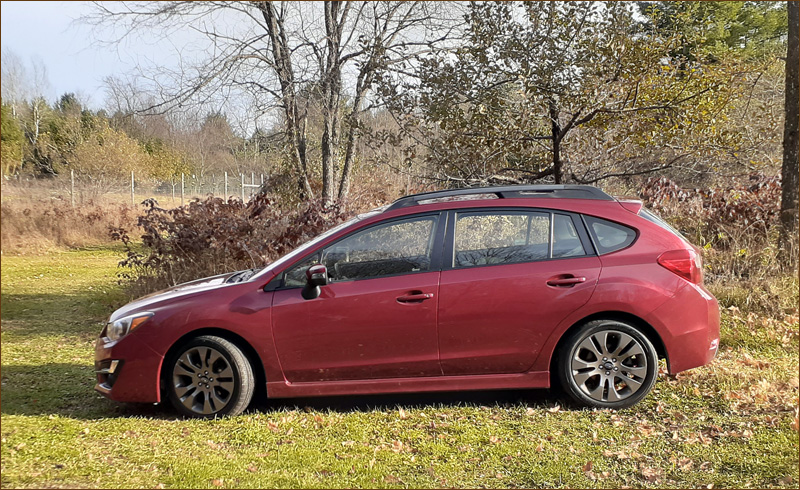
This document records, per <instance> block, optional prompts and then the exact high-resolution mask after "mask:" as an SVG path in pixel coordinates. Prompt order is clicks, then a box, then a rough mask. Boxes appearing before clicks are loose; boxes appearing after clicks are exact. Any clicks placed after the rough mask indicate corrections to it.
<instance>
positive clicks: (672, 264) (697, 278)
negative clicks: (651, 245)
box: [658, 249, 703, 284]
mask: <svg viewBox="0 0 800 490" xmlns="http://www.w3.org/2000/svg"><path fill="white" fill-rule="evenodd" d="M658 264H659V265H660V266H661V267H664V268H665V269H667V270H669V271H671V272H674V273H675V274H677V275H679V276H681V277H682V278H684V279H686V280H687V281H689V282H693V283H694V284H702V283H703V259H702V258H701V257H700V255H699V254H698V253H697V252H695V251H694V250H689V249H682V250H670V251H669V252H664V253H663V254H661V255H659V256H658Z"/></svg>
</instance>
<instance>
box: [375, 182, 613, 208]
mask: <svg viewBox="0 0 800 490" xmlns="http://www.w3.org/2000/svg"><path fill="white" fill-rule="evenodd" d="M473 194H494V195H495V196H496V197H497V198H500V199H510V198H515V197H523V198H524V197H554V198H561V199H594V200H598V201H614V200H615V199H614V198H613V197H611V196H609V195H608V194H606V193H605V192H603V191H601V190H600V189H598V188H597V187H593V186H591V185H570V184H559V185H509V186H498V187H468V188H464V189H451V190H445V191H433V192H423V193H420V194H412V195H410V196H405V197H401V198H400V199H398V200H396V201H395V202H393V203H392V204H391V205H390V206H389V207H388V208H386V211H391V210H393V209H400V208H405V207H408V206H415V205H417V204H420V202H421V201H431V200H434V199H443V198H448V197H458V196H471V195H473Z"/></svg>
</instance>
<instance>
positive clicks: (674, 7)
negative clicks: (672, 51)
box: [637, 1, 787, 59]
mask: <svg viewBox="0 0 800 490" xmlns="http://www.w3.org/2000/svg"><path fill="white" fill-rule="evenodd" d="M785 5H786V2H765V1H760V2H752V1H747V2H671V1H661V2H637V7H638V8H639V12H640V13H641V14H642V15H645V16H646V17H647V18H648V21H647V22H646V23H645V29H646V30H648V31H650V32H665V31H676V32H679V33H681V34H682V35H683V36H684V37H685V38H686V39H687V41H688V42H686V43H683V44H682V45H681V46H680V52H681V54H682V55H683V56H685V57H687V58H688V59H695V56H697V54H698V53H701V52H703V51H706V52H710V53H712V54H713V53H721V52H726V51H729V50H735V51H738V52H739V53H740V54H741V55H743V56H745V57H747V58H758V57H762V56H763V55H764V54H765V53H767V52H770V51H774V50H775V49H778V48H780V47H781V46H782V41H783V37H784V36H785V35H786V26H787V24H786V7H785Z"/></svg>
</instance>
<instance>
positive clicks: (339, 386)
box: [267, 371, 550, 398]
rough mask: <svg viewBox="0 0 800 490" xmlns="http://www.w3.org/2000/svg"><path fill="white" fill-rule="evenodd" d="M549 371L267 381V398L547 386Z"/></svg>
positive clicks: (548, 384)
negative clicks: (319, 380) (291, 381)
mask: <svg viewBox="0 0 800 490" xmlns="http://www.w3.org/2000/svg"><path fill="white" fill-rule="evenodd" d="M549 387H550V373H549V372H548V371H534V372H528V373H521V374H482V375H474V376H473V375H470V376H431V377H426V378H391V379H358V380H346V381H323V382H312V383H290V382H288V381H273V382H269V383H267V396H268V397H270V398H292V397H306V396H308V397H313V396H335V395H374V394H380V393H420V392H426V391H468V390H502V389H519V388H549Z"/></svg>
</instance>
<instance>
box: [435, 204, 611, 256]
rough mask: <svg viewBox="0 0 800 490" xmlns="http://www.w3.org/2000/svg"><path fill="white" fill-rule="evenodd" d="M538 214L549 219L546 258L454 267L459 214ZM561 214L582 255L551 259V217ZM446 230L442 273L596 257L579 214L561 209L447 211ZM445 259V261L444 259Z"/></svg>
mask: <svg viewBox="0 0 800 490" xmlns="http://www.w3.org/2000/svg"><path fill="white" fill-rule="evenodd" d="M508 212H511V213H514V212H516V213H520V214H524V213H540V214H547V215H549V217H550V220H549V223H548V226H549V235H550V236H549V240H550V243H549V245H548V249H549V250H548V258H546V259H541V260H525V261H520V262H507V263H499V264H483V265H475V266H471V267H456V266H455V259H456V257H455V228H456V221H457V215H458V214H459V213H460V214H480V213H486V214H492V213H495V214H500V213H508ZM555 214H561V215H565V216H569V217H570V218H571V219H572V224H573V226H575V231H576V232H577V234H578V238H579V239H580V241H581V245H583V250H584V252H585V253H584V255H577V256H572V257H553V219H554V218H553V215H555ZM447 215H448V217H447V229H446V232H445V238H444V249H443V251H442V262H441V264H442V269H441V270H442V271H447V270H469V269H477V268H480V267H495V266H501V265H515V264H533V263H537V262H548V261H552V260H569V259H581V258H585V257H597V249H596V248H595V247H594V244H593V243H592V242H591V240H590V237H589V233H588V231H587V230H586V229H585V226H586V224H585V223H584V222H583V220H582V219H580V216H581V214H580V213H574V212H571V211H564V210H561V209H548V208H528V207H491V208H486V207H476V208H461V209H450V210H447ZM445 257H446V258H447V259H445Z"/></svg>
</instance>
